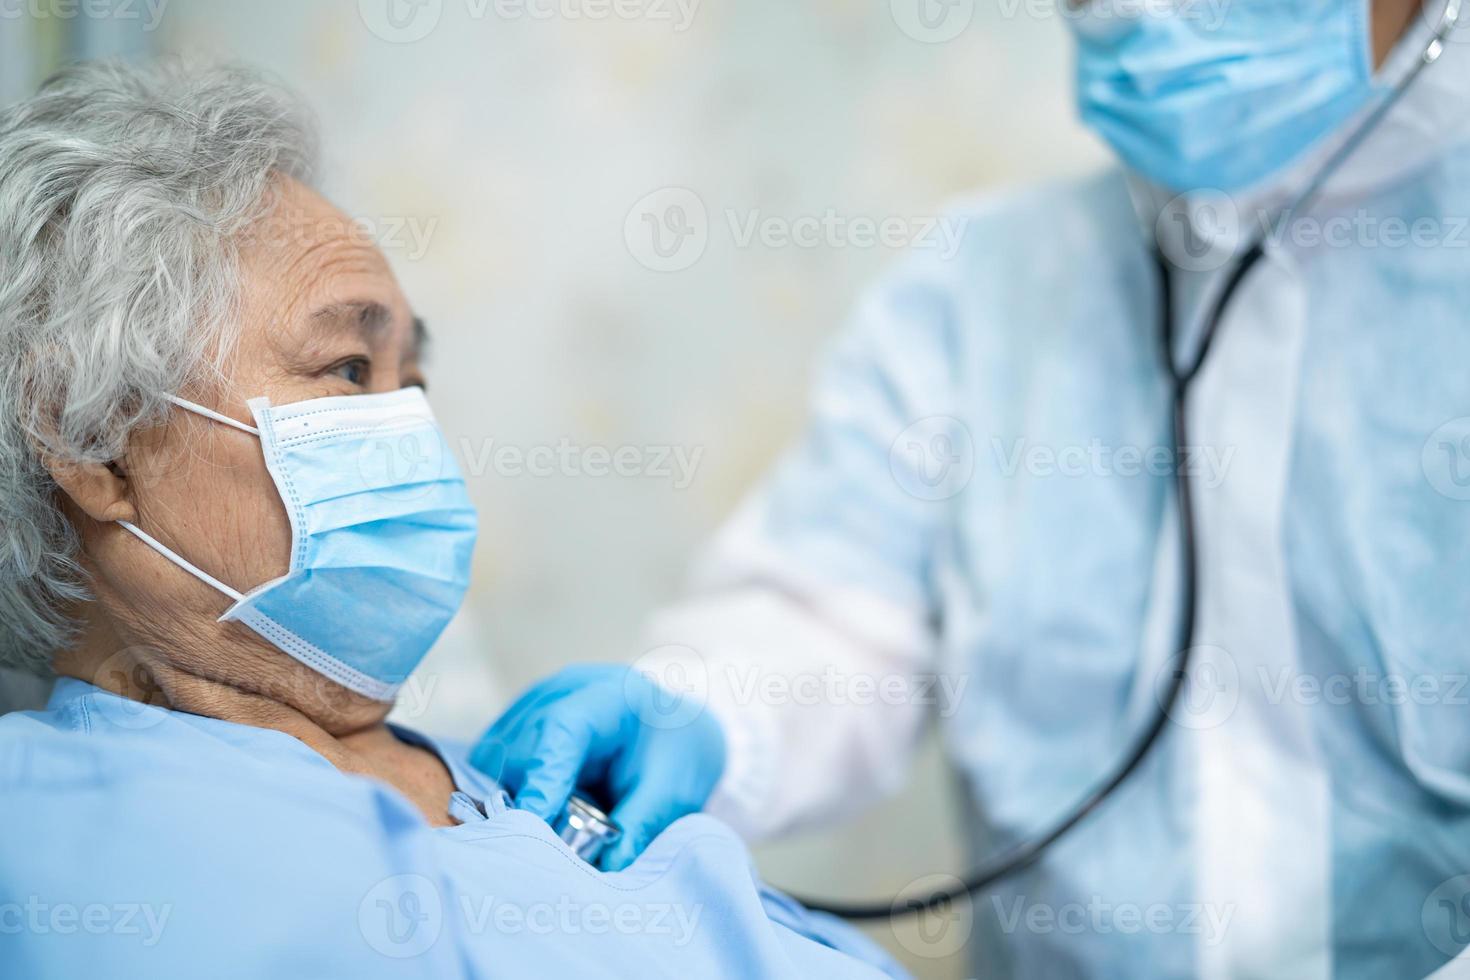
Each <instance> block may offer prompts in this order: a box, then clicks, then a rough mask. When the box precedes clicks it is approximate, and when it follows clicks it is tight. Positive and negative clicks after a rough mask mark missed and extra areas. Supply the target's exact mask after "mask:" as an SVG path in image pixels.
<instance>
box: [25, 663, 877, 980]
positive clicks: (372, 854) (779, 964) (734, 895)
mask: <svg viewBox="0 0 1470 980" xmlns="http://www.w3.org/2000/svg"><path fill="white" fill-rule="evenodd" d="M398 732H399V735H400V737H402V738H403V739H404V740H406V741H409V742H416V743H418V744H421V745H424V746H425V747H427V748H431V749H433V750H434V751H437V752H438V753H439V754H440V757H441V758H442V759H443V760H444V761H445V764H446V765H447V766H448V768H449V770H450V772H451V775H452V776H453V779H454V783H455V785H456V788H457V792H456V793H455V794H454V796H453V798H452V800H451V804H450V814H451V816H452V817H454V818H455V819H456V820H458V821H459V823H458V825H457V826H453V827H446V828H433V827H430V826H429V825H428V824H426V823H425V822H424V820H423V818H422V816H421V815H420V814H419V812H418V811H417V810H416V809H415V808H414V807H413V806H412V805H411V804H410V803H409V802H408V801H407V800H406V799H405V798H404V797H403V796H401V795H400V794H399V793H398V792H396V791H395V790H393V789H392V788H390V787H389V786H387V785H386V784H383V783H380V782H378V781H375V780H372V779H367V778H363V777H359V776H354V775H350V774H346V773H343V772H340V771H338V770H337V769H335V768H334V767H333V766H332V765H331V764H330V763H328V762H327V761H326V760H325V759H324V758H323V757H322V756H320V755H319V754H317V753H316V752H314V751H313V750H311V749H310V748H308V747H307V746H306V745H305V744H303V743H302V742H300V741H298V740H297V739H295V738H293V737H291V736H289V735H286V734H283V733H281V732H277V731H273V730H269V729H260V728H252V727H248V726H244V725H238V724H234V723H231V722H224V721H219V720H216V719H212V718H204V717H200V716H197V715H190V714H185V713H182V712H175V711H168V710H165V709H161V708H156V707H150V706H147V705H142V704H138V703H136V702H132V701H127V700H124V699H122V698H119V697H116V696H115V695H112V694H110V693H108V692H105V691H103V690H101V689H99V688H97V687H94V686H92V685H90V684H87V683H85V682H83V681H79V680H72V679H63V680H61V681H60V682H59V683H58V684H57V687H56V690H55V692H54V693H53V695H52V697H51V700H50V703H49V705H48V706H47V708H46V710H44V711H40V712H17V713H14V714H10V715H6V716H4V717H3V718H0V825H3V826H4V828H5V832H4V836H3V838H0V951H3V952H0V974H3V975H4V976H5V977H7V978H9V977H24V978H27V980H30V978H45V977H57V978H67V980H73V978H77V977H83V976H107V977H197V976H210V977H271V978H278V977H313V978H316V977H339V976H340V977H351V978H354V980H366V978H373V977H409V976H418V977H435V978H446V977H471V976H498V977H504V976H532V977H538V978H543V977H569V976H608V975H628V976H639V977H680V978H687V977H757V976H759V977H788V976H789V977H803V978H804V977H816V976H820V977H824V978H831V980H836V978H839V977H880V976H884V975H889V976H901V975H903V974H902V971H901V970H900V969H899V967H898V966H897V965H896V964H894V963H893V962H892V961H891V960H890V959H889V958H888V957H887V956H886V955H885V954H884V953H883V952H882V951H881V950H879V949H878V948H877V947H875V946H874V945H873V944H872V943H870V942H869V941H867V940H866V939H864V938H863V937H862V936H861V935H859V934H857V933H856V932H854V931H853V930H851V929H849V928H848V927H846V926H845V925H843V924H841V923H840V922H837V921H836V920H833V919H830V918H828V917H826V916H821V915H817V914H815V913H808V912H806V911H805V910H804V909H801V908H800V907H799V906H796V905H795V904H794V903H792V902H791V901H790V900H789V899H786V898H785V896H782V895H779V894H777V893H775V892H772V891H770V890H768V889H766V888H765V887H764V886H762V885H761V884H760V883H759V882H758V881H757V880H756V879H755V878H754V875H753V872H752V868H751V865H750V858H749V855H748V853H747V852H746V850H745V847H744V846H743V845H742V844H741V843H740V842H739V840H738V839H737V838H736V837H735V836H734V835H733V834H732V833H731V832H730V831H729V830H728V829H727V828H726V827H725V826H724V825H723V824H721V823H720V822H718V821H716V820H714V819H712V818H710V817H706V816H702V815H696V816H691V817H687V818H685V819H683V820H680V821H678V822H677V823H676V824H674V825H673V826H671V827H670V828H669V829H668V830H667V831H665V832H664V833H663V834H661V835H660V836H659V837H658V838H657V839H656V840H655V841H654V842H653V844H652V845H651V846H650V847H649V849H648V850H647V851H646V852H645V853H644V854H643V855H642V856H641V857H640V858H639V860H638V861H637V862H635V863H634V864H633V865H632V866H631V867H630V868H628V869H627V870H625V871H622V872H619V873H616V874H604V873H601V872H598V871H596V870H594V869H593V868H592V867H591V866H589V865H587V864H585V863H584V862H582V861H581V860H579V859H578V858H577V857H575V856H574V855H573V854H572V852H571V851H570V850H568V849H567V847H566V846H565V845H563V844H562V842H561V841H560V840H559V839H558V838H557V836H556V835H555V833H553V832H552V830H551V829H550V828H549V827H548V826H547V825H546V824H545V823H544V822H542V821H541V820H539V819H537V818H535V817H533V816H531V815H529V814H527V813H523V812H520V811H517V810H514V809H511V808H510V807H509V806H508V805H507V801H506V798H505V795H504V794H503V793H502V792H501V790H500V789H499V788H498V787H497V786H496V785H495V784H494V783H493V782H492V781H491V780H489V779H488V778H487V777H485V776H483V775H482V774H480V773H478V772H476V771H474V770H472V769H470V768H469V767H468V766H467V765H466V764H465V763H464V762H463V759H464V755H463V753H462V752H459V751H456V750H455V749H453V748H451V747H448V746H439V745H435V744H433V743H431V742H430V741H429V740H428V739H425V738H424V737H423V736H419V735H415V734H414V733H411V732H408V731H405V730H402V729H399V730H398Z"/></svg>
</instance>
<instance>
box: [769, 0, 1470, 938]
mask: <svg viewBox="0 0 1470 980" xmlns="http://www.w3.org/2000/svg"><path fill="white" fill-rule="evenodd" d="M1462 2H1463V0H1448V3H1446V5H1445V10H1444V14H1443V15H1442V16H1441V18H1440V22H1439V26H1438V27H1437V28H1436V29H1435V32H1434V36H1433V37H1432V38H1431V39H1430V41H1429V43H1428V44H1427V45H1426V46H1425V48H1424V53H1423V54H1421V55H1420V56H1419V60H1418V61H1417V62H1416V63H1415V65H1414V67H1413V69H1412V70H1411V71H1410V72H1409V73H1408V75H1406V76H1405V78H1404V79H1403V81H1401V82H1400V83H1399V84H1398V85H1396V86H1395V87H1394V89H1393V91H1392V92H1390V93H1389V94H1388V95H1387V96H1385V97H1384V99H1383V101H1382V102H1381V103H1379V105H1378V106H1377V108H1375V109H1374V110H1373V111H1372V112H1371V113H1369V115H1368V116H1367V117H1366V118H1365V119H1364V120H1363V121H1362V122H1361V123H1360V124H1359V125H1358V126H1357V128H1356V129H1354V130H1353V132H1352V134H1351V135H1350V136H1348V138H1347V140H1346V141H1344V142H1343V143H1342V145H1341V146H1340V147H1338V149H1337V150H1336V151H1335V152H1334V153H1332V154H1331V155H1330V156H1329V157H1328V159H1327V161H1326V162H1325V163H1324V164H1323V165H1322V166H1321V167H1320V168H1319V169H1318V171H1317V174H1316V176H1315V177H1313V179H1312V180H1311V182H1310V183H1309V184H1308V185H1307V186H1306V188H1305V189H1304V190H1303V191H1302V192H1301V193H1299V194H1298V195H1296V197H1295V198H1294V199H1293V200H1292V201H1291V202H1290V203H1289V204H1288V205H1287V206H1286V207H1284V208H1283V209H1282V210H1281V212H1280V213H1279V215H1278V217H1277V218H1276V220H1275V221H1274V222H1273V223H1272V224H1273V227H1274V228H1282V227H1285V226H1286V225H1287V223H1288V222H1290V220H1291V219H1292V217H1293V216H1294V215H1295V214H1296V213H1297V212H1299V211H1301V210H1302V209H1303V208H1305V207H1307V206H1308V205H1310V204H1312V203H1313V202H1314V201H1315V199H1316V197H1317V195H1318V193H1319V192H1320V191H1321V189H1322V186H1323V185H1324V184H1325V183H1326V181H1327V179H1328V177H1330V176H1331V175H1332V174H1333V173H1334V172H1335V171H1336V170H1337V169H1338V167H1340V166H1342V164H1343V163H1344V162H1345V161H1346V160H1347V158H1348V157H1350V156H1351V155H1352V154H1353V153H1354V152H1355V151H1356V150H1357V149H1358V147H1359V146H1360V145H1361V144H1362V143H1363V141H1364V140H1365V139H1366V138H1367V137H1368V135H1369V134H1370V133H1371V132H1372V131H1373V130H1374V129H1375V128H1377V126H1378V124H1379V123H1380V122H1381V121H1382V120H1383V118H1384V116H1386V115H1387V114H1388V113H1389V111H1390V110H1391V109H1392V108H1393V107H1394V105H1395V104H1396V103H1397V102H1398V101H1399V99H1400V98H1402V97H1403V94H1404V93H1405V92H1407V91H1408V90H1409V88H1410V86H1412V85H1413V84H1414V82H1415V81H1416V80H1417V79H1418V78H1419V75H1420V74H1421V73H1422V72H1423V71H1424V69H1426V68H1428V67H1429V66H1430V65H1432V64H1434V63H1435V62H1436V61H1438V60H1439V58H1440V56H1441V55H1442V54H1443V53H1444V49H1445V44H1446V39H1447V37H1448V35H1449V33H1450V31H1452V30H1453V29H1454V28H1455V27H1456V26H1457V25H1458V23H1459V20H1460V13H1461V10H1460V8H1461V4H1462ZM1265 240H1266V236H1264V235H1263V236H1260V237H1258V238H1256V239H1254V242H1253V244H1252V245H1251V246H1250V247H1249V248H1248V249H1246V251H1245V252H1244V253H1243V254H1242V256H1241V258H1240V260H1239V261H1238V262H1237V263H1236V265H1235V268H1234V269H1233V270H1232V271H1231V273H1230V276H1229V278H1228V279H1227V280H1226V282H1225V285H1224V287H1223V288H1222V289H1221V290H1220V294H1219V296H1218V297H1217V298H1216V299H1215V301H1214V303H1213V304H1212V305H1211V307H1210V310H1209V314H1208V316H1207V317H1206V318H1205V320H1204V328H1203V330H1202V331H1201V334H1200V340H1199V342H1198V345H1197V346H1196V349H1195V352H1194V356H1193V357H1192V358H1190V359H1188V360H1187V361H1186V362H1184V363H1183V364H1182V365H1181V363H1180V358H1179V352H1178V351H1177V350H1176V345H1177V343H1178V337H1177V336H1176V335H1175V326H1176V323H1175V319H1176V318H1175V313H1174V308H1173V304H1174V295H1173V286H1172V277H1171V274H1170V267H1169V263H1168V261H1167V260H1166V259H1165V258H1164V256H1163V253H1162V252H1161V251H1160V250H1159V248H1158V245H1157V243H1155V248H1154V259H1155V261H1156V263H1157V265H1158V268H1159V310H1160V334H1161V338H1162V341H1163V344H1162V347H1163V360H1164V369H1165V371H1166V373H1167V374H1168V376H1169V380H1170V385H1171V399H1170V400H1171V405H1172V413H1173V427H1172V437H1173V449H1174V457H1173V458H1176V459H1177V458H1178V453H1179V448H1180V447H1181V446H1187V445H1189V435H1188V432H1189V430H1188V425H1187V413H1186V411H1185V409H1186V403H1187V402H1188V399H1189V392H1190V388H1191V387H1192V386H1193V384H1194V381H1195V379H1196V378H1197V377H1198V376H1199V373H1200V370H1201V369H1202V368H1203V367H1204V365H1205V359H1206V358H1207V357H1208V356H1209V353H1210V345H1211V343H1212V342H1213V341H1214V339H1215V336H1216V334H1218V333H1219V330H1220V323H1221V321H1222V320H1223V319H1224V317H1225V312H1226V310H1228V309H1229V306H1230V301H1231V299H1232V298H1233V297H1234V296H1235V294H1236V292H1237V291H1238V290H1239V289H1240V285H1241V283H1242V282H1244V281H1245V278H1246V276H1247V275H1248V274H1249V273H1250V272H1251V270H1252V269H1254V268H1255V267H1256V264H1257V263H1259V262H1260V261H1261V259H1262V258H1263V257H1264V255H1265V251H1264V242H1265ZM1185 470H1186V468H1185V467H1182V466H1178V467H1175V494H1176V497H1177V498H1178V502H1179V535H1180V543H1181V546H1182V548H1183V556H1184V557H1183V562H1182V566H1183V567H1182V574H1183V582H1182V583H1181V585H1180V588H1181V613H1180V618H1179V630H1178V634H1177V647H1176V649H1178V650H1179V654H1178V657H1177V664H1176V665H1175V667H1174V669H1173V670H1172V671H1171V672H1170V675H1169V677H1168V682H1167V686H1166V687H1164V688H1163V689H1162V690H1160V691H1159V697H1158V705H1159V708H1158V711H1157V712H1156V713H1155V714H1154V715H1153V717H1152V719H1151V720H1150V722H1149V724H1148V725H1147V727H1145V728H1144V729H1143V731H1142V732H1141V733H1140V734H1139V735H1138V737H1137V738H1136V739H1135V741H1134V743H1133V746H1132V748H1130V749H1129V750H1128V751H1127V753H1125V754H1124V755H1123V757H1122V759H1121V761H1119V762H1118V764H1117V765H1115V766H1114V767H1113V769H1112V770H1111V771H1110V772H1109V773H1108V774H1107V775H1106V776H1105V777H1104V778H1102V779H1100V780H1099V781H1098V783H1097V784H1096V785H1095V786H1094V787H1093V788H1092V789H1091V790H1089V791H1088V792H1087V793H1086V794H1085V795H1084V796H1083V797H1082V798H1081V799H1080V800H1079V801H1078V802H1077V803H1075V804H1074V805H1073V806H1072V807H1071V809H1069V810H1067V811H1065V812H1064V813H1063V815H1062V816H1061V817H1060V818H1059V819H1057V820H1056V821H1054V822H1053V823H1052V825H1051V826H1050V827H1049V828H1048V829H1046V830H1044V831H1042V832H1041V833H1039V834H1037V835H1035V836H1034V837H1031V838H1030V839H1027V840H1024V841H1021V842H1020V843H1019V844H1016V845H1015V846H1013V847H1011V848H1009V849H1008V850H1005V851H1002V852H1000V853H999V854H997V855H995V857H993V858H992V859H991V860H989V861H988V862H986V863H985V864H982V865H981V866H980V867H978V868H976V869H975V870H973V871H971V872H970V873H969V874H968V875H966V876H965V877H964V878H963V879H961V880H960V881H959V882H958V883H956V884H955V885H953V886H951V887H948V888H943V889H940V890H938V891H934V892H931V893H930V894H928V895H927V896H918V897H915V898H907V897H904V896H900V897H898V898H896V899H893V900H891V901H889V902H885V903H851V904H849V903H843V902H828V901H820V900H816V899H811V898H803V897H800V896H798V898H797V900H798V901H800V902H801V903H802V904H804V905H806V906H808V907H809V908H813V909H816V910H818V911H821V912H829V913H831V914H833V915H839V916H841V917H843V918H845V919H885V918H889V917H891V916H899V915H906V914H909V913H914V912H923V911H928V910H931V909H942V908H945V907H947V906H948V905H949V903H950V902H953V901H954V900H956V899H959V898H963V897H965V896H968V895H973V894H975V893H977V892H980V891H983V890H985V889H986V888H989V887H990V886H991V885H994V884H995V883H997V882H999V881H1001V880H1003V879H1005V878H1009V877H1010V876H1011V875H1014V874H1016V873H1017V872H1019V871H1022V870H1024V869H1025V868H1028V867H1030V866H1031V865H1033V864H1035V863H1036V861H1037V860H1039V859H1040V858H1041V856H1042V854H1044V853H1045V852H1046V850H1047V848H1049V847H1051V845H1053V844H1055V843H1056V842H1057V841H1058V840H1059V839H1060V838H1061V837H1062V836H1063V835H1064V834H1066V833H1067V832H1068V831H1069V830H1071V829H1072V828H1073V827H1075V826H1077V825H1078V824H1079V823H1081V822H1082V821H1083V820H1084V819H1086V817H1087V816H1088V815H1089V814H1091V813H1092V812H1093V811H1094V810H1096V809H1097V808H1098V807H1100V806H1101V805H1102V803H1103V801H1104V800H1106V799H1107V798H1108V797H1109V796H1111V795H1112V794H1113V791H1114V790H1116V789H1117V788H1118V787H1119V786H1121V785H1122V784H1123V782H1124V781H1125V780H1127V779H1128V777H1129V776H1131V775H1132V774H1133V773H1134V771H1135V770H1137V768H1138V766H1139V763H1141V762H1142V761H1143V759H1144V757H1145V756H1147V755H1148V753H1149V751H1150V750H1151V749H1153V747H1154V746H1155V745H1156V744H1157V743H1158V741H1159V736H1161V735H1162V734H1163V733H1164V730H1165V728H1166V727H1167V726H1168V723H1169V718H1170V717H1171V712H1172V711H1173V709H1174V705H1175V702H1176V701H1177V700H1178V698H1179V694H1180V692H1181V691H1182V690H1183V689H1184V682H1185V679H1186V678H1187V677H1188V672H1189V662H1190V654H1191V645H1192V642H1193V640H1194V626H1195V614H1196V611H1197V607H1198V594H1197V593H1198V587H1197V582H1198V580H1199V550H1198V545H1197V543H1196V533H1195V513H1194V498H1193V495H1192V489H1191V487H1190V482H1189V477H1188V475H1187V473H1186V472H1185Z"/></svg>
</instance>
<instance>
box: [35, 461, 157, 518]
mask: <svg viewBox="0 0 1470 980" xmlns="http://www.w3.org/2000/svg"><path fill="white" fill-rule="evenodd" d="M41 463H42V465H44V466H45V467H46V469H47V470H48V471H49V472H50V473H51V478H52V479H53V480H55V481H56V485H57V486H59V487H60V488H61V492H62V493H64V494H66V496H67V498H68V499H69V500H70V501H71V502H72V504H74V505H75V506H76V508H77V509H78V510H80V511H81V512H82V513H84V514H86V515H87V516H88V517H90V518H92V520H94V521H97V522H99V523H110V522H112V521H130V522H131V521H136V520H137V519H138V511H137V508H135V507H134V506H133V501H132V500H131V499H130V497H129V495H128V476H127V473H126V472H124V471H123V468H122V464H121V463H120V462H117V461H114V462H110V463H86V462H78V461H76V460H67V459H61V458H60V457H57V456H53V455H51V454H49V453H43V454H42V455H41Z"/></svg>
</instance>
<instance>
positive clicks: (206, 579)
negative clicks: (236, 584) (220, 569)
mask: <svg viewBox="0 0 1470 980" xmlns="http://www.w3.org/2000/svg"><path fill="white" fill-rule="evenodd" d="M163 397H165V398H167V399H168V400H169V401H171V402H173V403H174V404H175V405H177V406H179V407H180V408H182V409H184V410H185V411H188V412H193V413H194V414H195V415H202V416H204V417H205V418H207V419H213V420H214V421H216V422H220V423H223V424H224V425H228V426H232V427H234V428H236V429H239V430H240V431H241V432H248V433H250V434H251V435H253V436H255V437H256V438H259V437H260V430H259V429H257V428H256V427H255V426H253V425H246V424H245V423H244V422H240V421H238V420H236V419H232V418H230V417H229V416H228V415H225V414H223V413H220V412H216V411H215V410H214V409H212V408H205V407H204V406H203V405H200V404H198V403H197V402H191V401H189V400H188V399H187V398H180V397H179V396H178V395H172V394H165V395H164V396H163ZM117 523H119V524H121V525H122V526H123V527H125V528H127V530H128V531H130V532H132V534H133V535H134V536H135V537H137V538H138V539H139V540H140V541H142V542H143V543H144V544H146V545H147V546H148V547H150V548H152V549H153V550H154V551H156V552H158V553H159V554H160V555H162V556H163V557H165V558H167V559H168V560H169V561H171V562H173V563H174V564H175V565H177V566H179V567H180V568H182V569H183V570H184V571H186V572H188V573H189V574H190V575H192V576H194V577H195V578H197V579H199V581H201V582H203V583H205V584H206V585H211V586H213V587H214V588H216V589H218V590H219V591H220V592H223V593H224V594H225V595H227V596H229V597H230V598H231V599H234V600H235V601H236V602H239V601H241V600H242V599H244V598H245V594H244V593H242V592H240V591H239V590H238V589H232V588H230V587H229V586H228V585H226V584H225V583H223V582H221V581H220V580H219V579H217V578H215V577H214V576H213V575H211V574H209V573H208V572H206V571H205V570H204V569H202V568H200V567H199V566H197V565H195V564H193V563H192V562H190V561H188V560H186V559H185V558H184V557H183V556H181V555H178V554H176V553H174V551H173V550H171V549H170V548H169V547H168V546H167V545H165V544H164V543H163V542H162V541H159V540H158V539H157V538H155V537H154V536H153V535H151V534H149V533H148V532H147V531H145V530H143V529H142V528H140V527H138V526H137V525H136V524H133V523H132V522H130V521H118V522H117Z"/></svg>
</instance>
